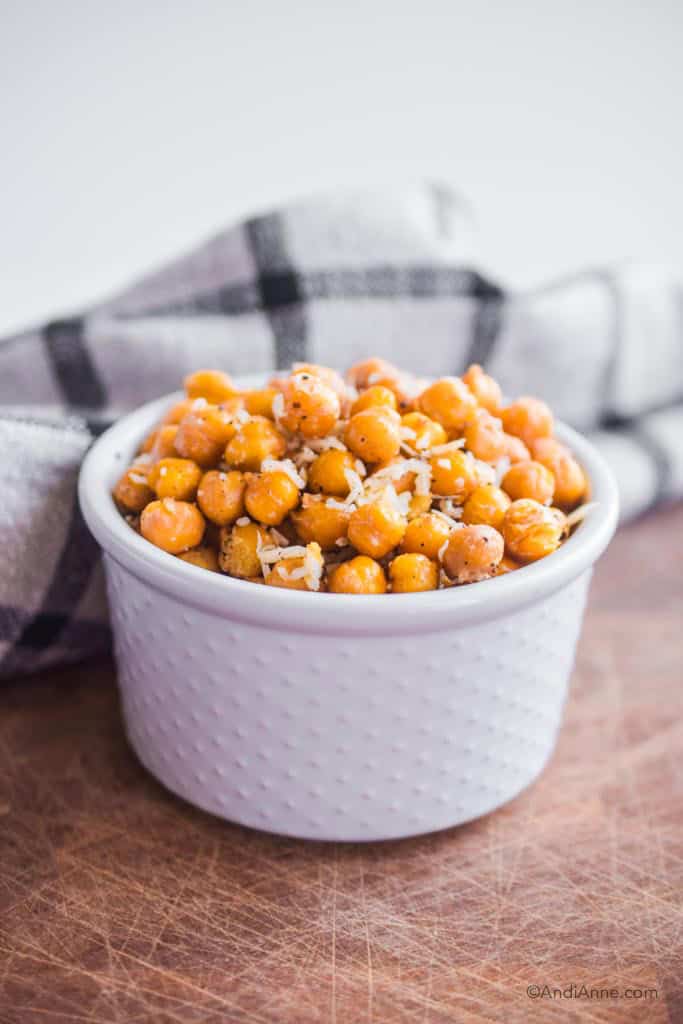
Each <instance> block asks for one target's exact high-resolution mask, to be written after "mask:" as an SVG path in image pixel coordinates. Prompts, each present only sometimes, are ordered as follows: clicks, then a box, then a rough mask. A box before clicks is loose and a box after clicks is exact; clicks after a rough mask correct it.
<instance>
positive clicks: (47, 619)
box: [0, 184, 683, 678]
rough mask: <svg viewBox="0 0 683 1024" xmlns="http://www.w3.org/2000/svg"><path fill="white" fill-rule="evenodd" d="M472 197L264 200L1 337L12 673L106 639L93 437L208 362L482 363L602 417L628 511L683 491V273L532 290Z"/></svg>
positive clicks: (643, 272) (260, 366)
mask: <svg viewBox="0 0 683 1024" xmlns="http://www.w3.org/2000/svg"><path fill="white" fill-rule="evenodd" d="M468 234H469V229H468V225H467V208H466V206H465V204H464V203H463V202H462V200H461V199H460V198H459V197H458V195H457V193H455V192H454V191H452V190H450V189H449V188H447V187H444V186H440V185H439V186H435V185H430V184H422V185H415V186H412V187H407V188H404V187H401V188H387V189H383V190H370V191H359V192H342V193H334V194H330V195H327V196H325V195H323V196H320V197H317V198H312V199H309V200H306V201H302V202H297V203H293V204H291V205H289V206H287V207H284V208H282V209H280V210H277V211H275V212H272V213H266V214H264V215H261V216H255V217H251V218H249V219H247V220H245V221H243V222H242V223H240V224H238V225H236V226H234V227H232V228H229V229H227V230H225V231H223V232H221V233H220V234H218V235H216V236H215V237H214V238H212V239H210V240H209V241H208V242H206V243H204V244H203V245H200V246H199V247H198V248H197V249H195V250H194V251H193V252H191V253H189V254H188V255H186V256H183V257H181V258H180V259H178V260H175V261H174V262H171V263H169V264H168V265H166V266H165V267H163V268H162V269H161V270H158V271H156V272H154V273H152V274H150V275H148V276H146V277H144V278H143V279H142V280H140V281H138V282H137V283H135V284H134V285H133V286H131V287H129V288H127V289H126V290H124V291H123V292H122V293H120V294H119V295H116V296H115V297H114V298H112V299H110V300H108V301H106V302H104V303H102V304H100V305H98V306H96V307H94V308H93V309H91V310H89V311H87V312H86V313H85V314H83V315H81V316H73V317H69V318H65V319H61V320H56V321H53V322H52V323H49V324H46V325H45V326H43V327H41V328H39V329H35V330H29V331H26V332H25V333H22V334H19V335H16V336H14V337H10V338H6V339H4V340H2V341H0V443H1V444H2V451H3V453H4V460H5V462H4V465H5V487H4V489H3V497H2V502H0V544H1V546H2V569H1V570H0V678H7V677H9V676H13V675H17V674H19V673H22V672H28V671H33V670H36V669H38V668H43V667H47V666H48V665H53V664H56V663H60V662H68V661H74V660H76V659H79V658H81V657H83V656H85V655H88V654H92V653H94V652H96V651H98V650H102V649H103V648H104V647H106V645H107V643H108V636H109V633H108V628H107V612H106V598H105V593H104V586H103V580H102V573H101V570H100V564H99V556H98V551H97V547H96V545H95V543H94V541H93V540H92V538H91V537H90V536H89V534H88V531H87V530H86V528H85V526H84V524H83V521H82V519H81V516H80V513H79V511H78V507H77V504H76V498H75V494H76V479H77V474H78V468H79V465H80V462H81V459H82V457H83V455H84V453H85V452H86V450H87V448H88V446H89V444H90V443H91V441H92V438H93V436H94V435H95V434H97V433H98V432H100V431H101V430H102V429H103V428H104V427H105V426H106V425H107V424H108V423H110V422H111V421H112V420H113V419H115V418H116V417H117V416H119V415H120V414H121V413H123V412H125V411H126V410H128V409H130V408H133V407H135V406H137V405H139V404H140V403H142V402H145V401H147V400H149V399H151V398H154V397H156V396H158V395H161V394H164V393H165V392H168V391H172V390H175V389H176V388H177V387H178V384H179V381H180V380H181V379H182V377H183V375H184V374H186V373H188V372H190V371H191V370H193V369H196V368H198V367H202V366H208V367H214V366H215V367H220V368H222V369H225V370H227V371H229V372H230V373H232V374H240V373H247V372H249V373H256V372H259V371H264V372H267V371H270V370H273V369H275V368H279V367H284V366H287V365H288V364H289V363H290V362H292V361H294V360H310V361H315V362H322V363H329V364H332V365H337V366H348V365H350V364H351V363H353V362H355V361H357V360H359V359H361V358H363V357H364V356H367V355H370V354H376V355H379V356H383V357H385V358H388V359H390V360H392V361H394V362H396V363H399V364H400V365H401V366H404V367H406V368H407V369H409V370H414V371H416V372H418V373H420V374H421V375H424V376H427V375H442V374H454V373H460V372H462V371H463V370H464V369H465V368H466V367H467V365H468V364H469V363H471V362H479V363H482V364H483V365H484V366H485V367H486V368H487V369H488V370H490V372H491V373H493V374H494V375H495V376H496V377H497V378H498V379H499V380H500V383H501V385H502V386H503V389H504V391H505V392H506V393H507V394H509V395H518V394H536V395H539V396H541V397H543V398H545V399H546V401H548V402H549V403H550V404H551V405H552V407H553V409H554V410H555V411H556V414H557V416H558V417H559V418H561V419H563V420H566V421H567V422H569V423H571V424H572V425H573V426H575V427H577V428H578V429H579V430H582V431H584V432H586V433H588V434H589V435H590V436H591V437H592V439H593V440H594V441H595V443H596V444H597V445H598V447H599V448H600V449H601V450H602V451H603V453H604V454H605V456H606V457H607V459H608V461H609V462H610V463H611V465H612V467H613V469H614V471H615V473H616V476H617V479H618V481H619V485H620V490H621V499H622V514H623V517H624V518H630V517H633V516H635V515H638V514H640V513H642V512H644V511H645V510H647V509H648V508H650V507H652V506H653V505H654V504H657V503H658V502H660V501H662V500H664V499H667V498H674V497H680V496H681V495H682V494H683V444H681V440H682V439H683V288H682V286H681V279H680V277H679V276H677V275H676V274H675V273H672V272H667V271H664V270H661V269H647V268H636V269H630V270H626V271H621V272H617V271H614V270H610V269H595V270H582V271H580V272H579V273H577V274H575V275H573V276H571V277H568V278H566V279H564V280H562V281H558V282H555V283H552V284H549V285H545V286H544V287H542V288H539V289H536V290H533V291H530V292H525V293H515V292H512V291H508V290H506V289H505V288H504V287H502V286H501V285H500V283H498V282H496V281H493V280H491V279H490V278H489V277H488V276H487V275H485V274H483V273H481V272H479V271H478V270H477V269H475V268H474V267H473V265H472V263H471V261H470V260H469V258H468V253H467V248H466V237H467V236H468Z"/></svg>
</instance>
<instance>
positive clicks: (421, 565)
mask: <svg viewBox="0 0 683 1024" xmlns="http://www.w3.org/2000/svg"><path fill="white" fill-rule="evenodd" d="M389 578H390V580H391V589H392V591H393V593H394V594H413V593H417V592H419V591H422V590H436V588H437V586H438V584H439V567H438V565H437V564H436V562H433V561H432V559H431V558H427V557H426V556H425V555H417V554H413V553H410V554H404V555H397V557H396V558H394V559H393V561H392V562H391V563H390V565H389Z"/></svg>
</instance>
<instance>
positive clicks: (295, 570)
mask: <svg viewBox="0 0 683 1024" xmlns="http://www.w3.org/2000/svg"><path fill="white" fill-rule="evenodd" d="M311 563H314V567H315V572H314V574H312V575H311V574H310V573H307V572H306V569H311V568H312V565H311ZM322 571H323V556H322V552H321V550H320V546H319V545H318V544H316V543H315V542H313V543H311V544H307V545H306V558H303V557H295V558H281V559H280V561H279V562H276V563H275V565H274V566H273V568H272V569H271V571H270V572H269V573H268V575H267V576H266V583H267V585H268V586H269V587H286V588H287V590H322V589H323V587H322Z"/></svg>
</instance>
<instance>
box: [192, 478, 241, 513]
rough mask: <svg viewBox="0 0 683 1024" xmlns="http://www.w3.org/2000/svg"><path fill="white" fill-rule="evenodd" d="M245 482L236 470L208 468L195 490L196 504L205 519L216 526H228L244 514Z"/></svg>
mask: <svg viewBox="0 0 683 1024" xmlns="http://www.w3.org/2000/svg"><path fill="white" fill-rule="evenodd" d="M246 486H247V482H246V480H245V479H244V476H243V474H242V473H240V472H239V471H238V470H231V471H230V472H229V473H223V472H222V471H221V470H219V469H210V470H209V471H208V473H205V474H204V476H203V477H202V479H201V481H200V484H199V489H198V490H197V504H198V505H199V507H200V509H201V510H202V512H203V513H204V515H205V516H206V518H207V519H209V520H210V521H211V522H212V523H215V524H216V525H217V526H229V525H230V523H234V522H235V520H236V519H239V518H240V516H242V515H244V492H245V489H246Z"/></svg>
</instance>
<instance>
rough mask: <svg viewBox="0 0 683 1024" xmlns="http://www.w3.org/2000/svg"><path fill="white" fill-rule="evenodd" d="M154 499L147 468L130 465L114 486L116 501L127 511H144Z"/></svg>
mask: <svg viewBox="0 0 683 1024" xmlns="http://www.w3.org/2000/svg"><path fill="white" fill-rule="evenodd" d="M153 499H154V491H153V490H152V488H151V487H150V486H149V483H148V480H147V469H146V467H144V466H137V465H135V464H133V465H132V466H129V467H128V469H127V470H126V472H125V473H124V474H123V476H122V477H121V478H120V479H119V481H118V483H117V484H116V487H115V488H114V501H115V502H116V504H117V505H119V506H120V507H121V508H122V509H123V510H124V511H125V512H142V510H143V508H144V507H145V505H148V504H149V503H150V501H153Z"/></svg>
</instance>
